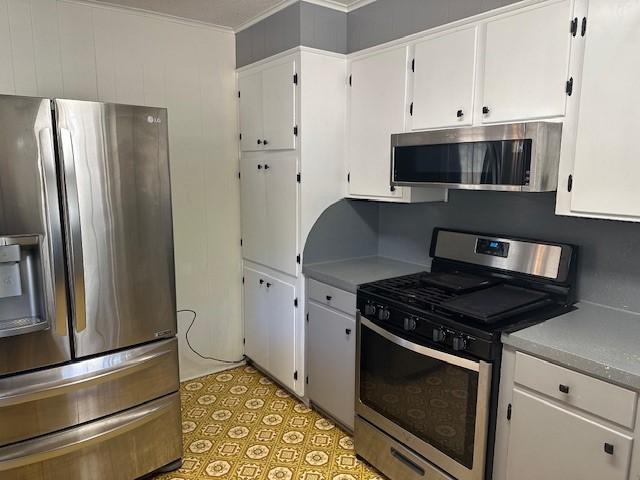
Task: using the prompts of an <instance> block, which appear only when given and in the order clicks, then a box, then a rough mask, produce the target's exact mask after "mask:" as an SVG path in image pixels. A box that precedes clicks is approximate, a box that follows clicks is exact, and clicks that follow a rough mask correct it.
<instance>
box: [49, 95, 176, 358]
mask: <svg viewBox="0 0 640 480" xmlns="http://www.w3.org/2000/svg"><path fill="white" fill-rule="evenodd" d="M55 114H56V118H57V136H58V137H57V138H58V147H59V152H60V170H61V176H62V178H63V180H64V181H63V185H64V211H65V214H64V218H65V228H66V234H67V247H68V265H69V285H70V298H71V305H72V312H73V315H72V318H73V322H72V334H73V338H74V348H75V355H76V357H85V356H90V355H95V354H99V353H103V352H108V351H111V350H117V349H121V348H125V347H129V346H132V345H137V344H141V343H144V342H148V341H151V340H156V339H159V338H164V337H173V336H174V335H175V334H176V300H175V286H174V282H175V280H174V278H175V277H174V262H173V237H172V235H173V227H172V220H171V194H170V182H169V161H168V145H167V116H166V110H164V109H156V108H147V107H135V106H130V105H116V104H104V103H95V102H83V101H75V100H55Z"/></svg>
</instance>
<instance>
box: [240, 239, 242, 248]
mask: <svg viewBox="0 0 640 480" xmlns="http://www.w3.org/2000/svg"><path fill="white" fill-rule="evenodd" d="M240 246H242V238H241V239H240Z"/></svg>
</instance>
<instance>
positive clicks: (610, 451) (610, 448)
mask: <svg viewBox="0 0 640 480" xmlns="http://www.w3.org/2000/svg"><path fill="white" fill-rule="evenodd" d="M614 450H615V447H614V446H613V445H612V444H610V443H605V444H604V453H606V454H607V455H613V451H614Z"/></svg>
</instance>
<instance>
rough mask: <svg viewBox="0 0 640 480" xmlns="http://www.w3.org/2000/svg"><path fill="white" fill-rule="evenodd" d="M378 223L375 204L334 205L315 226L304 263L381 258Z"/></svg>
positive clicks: (349, 202)
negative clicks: (379, 254)
mask: <svg viewBox="0 0 640 480" xmlns="http://www.w3.org/2000/svg"><path fill="white" fill-rule="evenodd" d="M378 219H379V210H378V204H377V203H375V202H365V201H351V200H340V201H339V202H337V203H334V204H333V205H332V206H330V207H329V208H328V209H326V210H325V211H324V213H323V214H322V215H321V216H320V218H319V219H318V221H317V222H316V224H315V225H314V226H313V229H312V230H311V233H310V234H309V238H308V240H307V243H306V245H305V248H304V263H307V264H308V263H316V262H327V261H331V260H342V259H346V258H357V257H370V256H373V255H377V254H378V232H379V225H378Z"/></svg>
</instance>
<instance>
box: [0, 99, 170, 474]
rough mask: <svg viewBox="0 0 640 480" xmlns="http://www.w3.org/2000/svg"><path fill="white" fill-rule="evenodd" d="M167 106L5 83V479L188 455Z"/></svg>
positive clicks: (117, 469) (1, 151) (1, 220)
mask: <svg viewBox="0 0 640 480" xmlns="http://www.w3.org/2000/svg"><path fill="white" fill-rule="evenodd" d="M175 334H176V300H175V280H174V263H173V236H172V220H171V195H170V183H169V159H168V145H167V113H166V110H165V109H160V108H149V107H137V106H130V105H116V104H106V103H94V102H84V101H74V100H57V99H56V100H50V99H41V98H30V97H17V96H0V478H2V479H3V480H13V479H26V478H28V479H34V480H38V479H47V480H50V479H59V478H63V479H65V480H72V479H92V480H95V479H103V478H104V479H110V480H112V479H133V478H137V477H140V476H142V475H145V474H148V473H150V472H152V471H155V470H157V469H159V468H161V467H165V466H168V467H167V468H171V467H175V466H177V465H178V464H179V460H180V457H181V456H182V439H181V422H180V398H179V394H178V387H179V380H178V378H179V377H178V355H177V340H176V338H175Z"/></svg>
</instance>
